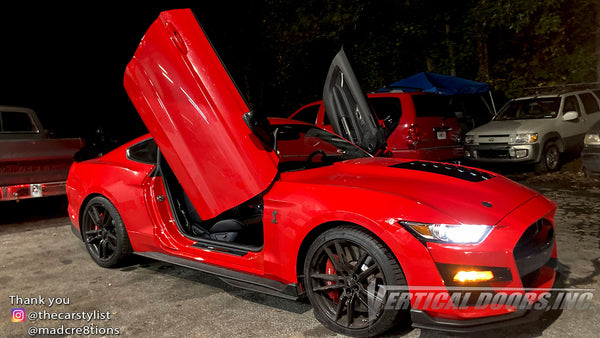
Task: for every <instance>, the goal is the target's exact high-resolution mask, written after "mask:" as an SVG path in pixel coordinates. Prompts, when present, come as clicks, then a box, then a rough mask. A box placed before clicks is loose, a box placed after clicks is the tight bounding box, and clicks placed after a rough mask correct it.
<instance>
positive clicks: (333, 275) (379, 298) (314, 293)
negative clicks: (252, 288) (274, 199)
mask: <svg viewBox="0 0 600 338" xmlns="http://www.w3.org/2000/svg"><path fill="white" fill-rule="evenodd" d="M392 285H393V286H404V285H406V281H405V278H404V275H403V273H402V270H401V269H400V266H399V264H398V262H397V261H396V259H395V257H394V256H393V255H392V254H391V252H390V251H389V249H387V247H385V246H384V245H383V244H382V243H381V242H380V241H379V240H378V239H377V238H375V237H374V236H373V235H372V234H371V233H370V232H368V231H365V230H363V229H360V228H356V227H352V226H341V227H337V228H333V229H331V230H328V231H326V232H324V233H323V234H321V235H320V236H319V237H317V239H316V240H315V241H314V242H313V244H312V245H311V247H310V248H309V250H308V253H307V257H306V260H305V264H304V286H305V289H306V293H307V296H308V298H309V300H310V302H311V304H312V305H313V307H314V312H315V317H316V318H317V319H318V320H319V321H320V322H321V323H322V324H324V325H325V326H327V327H328V328H329V329H331V330H333V331H335V332H339V333H343V334H347V335H353V336H373V335H379V334H382V333H384V332H386V331H388V330H389V329H390V328H391V327H392V326H394V325H395V324H396V323H398V322H399V321H400V320H401V319H403V318H405V317H409V314H408V311H407V310H398V309H385V303H386V299H387V295H386V293H385V291H384V290H385V287H387V286H392Z"/></svg>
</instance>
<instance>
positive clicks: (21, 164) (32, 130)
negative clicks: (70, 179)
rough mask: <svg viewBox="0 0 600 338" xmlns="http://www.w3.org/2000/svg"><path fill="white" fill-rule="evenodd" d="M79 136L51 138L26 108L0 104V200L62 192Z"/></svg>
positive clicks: (79, 146) (77, 145)
mask: <svg viewBox="0 0 600 338" xmlns="http://www.w3.org/2000/svg"><path fill="white" fill-rule="evenodd" d="M83 145H84V141H83V139H80V138H67V139H55V138H52V137H50V133H49V132H48V131H47V130H45V129H43V128H42V124H41V123H40V120H39V119H38V117H37V115H36V114H35V112H34V111H33V110H31V109H29V108H23V107H10V106H0V201H9V200H20V199H25V198H34V197H45V196H55V195H64V194H66V191H65V183H66V180H67V175H68V173H69V167H70V166H71V163H72V162H73V155H74V154H75V153H76V152H77V151H78V150H79V149H80V148H81V147H83Z"/></svg>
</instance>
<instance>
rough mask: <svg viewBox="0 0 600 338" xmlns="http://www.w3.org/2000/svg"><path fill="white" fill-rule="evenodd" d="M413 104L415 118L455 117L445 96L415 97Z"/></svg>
mask: <svg viewBox="0 0 600 338" xmlns="http://www.w3.org/2000/svg"><path fill="white" fill-rule="evenodd" d="M413 102H414V104H415V112H416V115H417V117H456V116H455V115H454V113H453V111H452V106H451V105H450V98H449V97H447V96H442V95H433V94H432V95H415V96H413Z"/></svg>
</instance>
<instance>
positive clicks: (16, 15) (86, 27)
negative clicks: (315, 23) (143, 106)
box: [0, 1, 260, 143]
mask: <svg viewBox="0 0 600 338" xmlns="http://www.w3.org/2000/svg"><path fill="white" fill-rule="evenodd" d="M202 3H204V1H197V2H194V6H188V5H186V4H185V3H177V2H172V1H171V2H169V3H168V5H166V6H151V5H140V6H139V7H138V8H129V7H128V8H113V7H108V6H95V7H94V6H91V5H88V4H87V3H86V5H83V6H80V7H77V6H65V7H62V8H61V7H57V6H48V7H39V6H37V5H36V6H33V5H31V6H29V8H27V7H25V6H23V7H21V8H2V9H0V43H1V46H2V48H1V52H0V83H1V88H0V105H18V106H26V107H31V108H33V109H35V110H36V112H37V113H38V116H39V117H40V119H41V120H42V123H43V124H44V127H45V128H46V129H50V130H53V131H54V132H55V134H56V136H61V137H62V136H82V137H86V138H87V137H89V136H90V135H91V134H92V133H93V131H94V130H96V129H97V128H98V127H100V126H101V127H102V128H104V129H105V131H106V132H107V133H109V134H111V135H112V136H113V137H114V138H115V139H117V140H118V141H119V142H121V143H122V142H125V141H128V140H129V139H132V138H133V137H135V136H138V135H141V134H142V133H144V132H145V127H144V126H143V124H142V122H141V120H140V119H139V117H138V115H137V113H136V111H135V109H134V108H133V105H132V104H131V103H130V102H129V99H128V98H127V94H126V93H125V90H124V88H123V73H124V71H125V66H126V65H127V63H128V62H129V60H130V59H131V57H132V56H133V54H134V52H135V49H136V48H137V45H138V43H139V41H140V39H141V38H142V36H143V34H144V32H145V31H146V29H147V28H148V27H149V26H150V24H151V23H152V22H153V21H154V20H155V19H156V18H157V17H158V15H159V13H160V12H161V11H162V10H167V9H174V8H185V7H191V8H192V9H193V11H194V13H195V14H196V16H197V18H198V20H199V21H200V22H201V23H202V25H203V27H204V29H205V30H206V31H207V34H208V35H209V37H210V39H211V40H212V41H213V44H214V45H215V46H216V47H217V50H218V51H219V53H220V55H221V57H222V58H223V59H224V60H225V61H226V60H227V59H230V60H241V61H239V62H243V57H242V58H240V57H239V55H240V53H243V51H241V50H239V49H240V48H243V47H247V46H249V45H251V44H252V41H253V39H259V38H260V36H256V34H253V35H247V36H244V35H243V32H244V31H248V33H252V30H251V29H249V30H246V29H244V27H252V25H253V22H254V21H256V20H260V18H259V17H257V16H253V15H251V14H252V13H251V12H250V13H249V12H248V10H249V8H250V7H251V6H252V3H251V2H247V3H245V5H243V6H246V8H244V7H243V6H232V5H231V4H230V3H227V4H225V3H224V2H223V3H221V4H218V3H217V4H214V3H212V2H211V3H210V4H208V2H207V4H205V5H202ZM128 4H129V3H128ZM197 4H200V5H197ZM240 32H241V33H242V34H240ZM238 41H243V44H240V43H238ZM238 45H240V46H238ZM242 55H243V54H242ZM225 63H226V64H227V62H225ZM228 67H230V66H229V65H228Z"/></svg>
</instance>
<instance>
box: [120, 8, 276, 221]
mask: <svg viewBox="0 0 600 338" xmlns="http://www.w3.org/2000/svg"><path fill="white" fill-rule="evenodd" d="M124 85H125V89H126V90H127V94H128V95H129V98H130V99H131V101H132V102H133V104H134V106H135V108H136V109H137V111H138V113H139V114H140V116H141V118H142V120H143V121H144V123H145V125H146V127H147V128H148V130H149V132H150V133H151V134H152V136H153V137H154V139H155V141H156V143H157V145H158V147H159V148H160V151H161V154H162V156H164V158H165V159H166V160H167V162H168V164H169V166H170V167H171V169H172V170H173V172H174V173H175V176H176V177H177V179H178V180H179V183H180V184H181V186H182V187H183V189H184V190H185V192H186V194H187V195H188V196H189V198H190V200H191V201H192V204H193V205H194V207H195V208H196V210H197V211H198V214H199V215H200V217H201V218H202V219H210V218H213V217H215V216H217V215H218V214H220V213H222V212H223V211H226V210H228V209H231V208H233V207H235V206H237V205H239V204H241V203H243V202H245V201H247V200H249V199H251V198H252V197H254V196H256V195H258V194H260V193H261V192H263V191H265V190H266V189H267V188H268V187H269V186H270V185H271V183H272V182H273V180H274V178H275V176H276V175H277V163H278V158H277V155H276V154H275V152H274V151H273V149H269V148H268V145H265V143H263V142H262V141H261V139H259V138H258V136H257V134H255V133H253V132H252V130H251V127H253V125H252V123H248V124H247V122H248V121H249V119H248V118H247V117H248V116H249V114H248V112H249V108H248V105H247V104H246V102H245V101H244V99H243V98H242V96H241V95H240V93H239V91H238V89H237V87H236V86H235V84H234V83H233V81H232V79H231V78H230V76H229V73H228V72H227V71H226V69H225V67H224V66H223V64H222V63H221V60H220V59H219V57H218V55H217V54H216V52H215V50H214V49H213V47H212V45H211V43H210V41H209V40H208V39H207V37H206V36H205V34H204V31H203V30H202V28H201V27H200V25H199V24H198V22H197V21H196V19H195V17H194V14H193V13H192V11H191V10H189V9H181V10H172V11H166V12H162V13H161V14H160V16H159V17H158V19H157V20H156V21H155V22H154V23H153V24H152V25H151V26H150V28H149V29H148V31H147V32H146V34H145V35H144V37H143V38H142V41H141V42H140V45H139V46H138V48H137V50H136V52H135V55H134V56H133V58H132V60H131V61H130V62H129V64H128V65H127V69H126V71H125V79H124ZM250 122H251V121H250Z"/></svg>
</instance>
